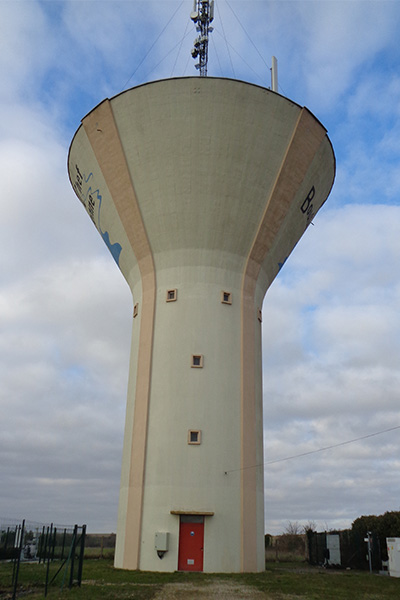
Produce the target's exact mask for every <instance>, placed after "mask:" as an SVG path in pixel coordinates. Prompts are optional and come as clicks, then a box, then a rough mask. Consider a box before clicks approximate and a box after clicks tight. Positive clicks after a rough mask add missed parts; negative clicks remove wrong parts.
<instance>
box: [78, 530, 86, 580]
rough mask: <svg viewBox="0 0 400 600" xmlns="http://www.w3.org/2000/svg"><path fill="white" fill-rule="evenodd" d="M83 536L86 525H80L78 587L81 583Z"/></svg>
mask: <svg viewBox="0 0 400 600" xmlns="http://www.w3.org/2000/svg"><path fill="white" fill-rule="evenodd" d="M85 538H86V525H82V534H81V545H80V552H79V565H78V585H79V587H81V583H82V569H83V555H84V553H85Z"/></svg>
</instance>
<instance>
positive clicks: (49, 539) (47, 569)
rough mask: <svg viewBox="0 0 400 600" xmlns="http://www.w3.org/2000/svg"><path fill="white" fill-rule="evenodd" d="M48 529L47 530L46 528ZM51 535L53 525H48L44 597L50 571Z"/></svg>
mask: <svg viewBox="0 0 400 600" xmlns="http://www.w3.org/2000/svg"><path fill="white" fill-rule="evenodd" d="M47 529H48V528H47ZM52 534H53V523H52V524H51V525H50V534H49V538H48V541H49V549H48V552H47V568H46V583H45V586H44V597H46V596H47V587H48V583H49V569H50V548H51V536H52Z"/></svg>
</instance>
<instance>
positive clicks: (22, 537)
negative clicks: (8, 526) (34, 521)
mask: <svg viewBox="0 0 400 600" xmlns="http://www.w3.org/2000/svg"><path fill="white" fill-rule="evenodd" d="M24 528H25V519H24V520H23V521H22V525H21V537H20V540H19V552H18V557H17V559H16V560H17V570H16V573H15V578H14V591H13V596H12V600H15V598H16V596H17V585H18V574H19V563H20V560H21V552H22V544H23V539H24Z"/></svg>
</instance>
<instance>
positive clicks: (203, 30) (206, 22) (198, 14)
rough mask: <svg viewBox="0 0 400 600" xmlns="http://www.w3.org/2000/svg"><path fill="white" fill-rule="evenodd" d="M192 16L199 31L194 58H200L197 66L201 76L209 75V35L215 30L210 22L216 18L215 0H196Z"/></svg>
mask: <svg viewBox="0 0 400 600" xmlns="http://www.w3.org/2000/svg"><path fill="white" fill-rule="evenodd" d="M190 18H191V19H192V21H193V22H194V23H195V24H196V31H197V32H198V33H199V35H198V36H197V38H196V39H195V40H194V47H193V48H192V56H193V58H195V59H196V58H197V57H198V58H199V62H198V63H197V64H196V65H195V67H196V69H199V71H200V77H207V63H208V36H209V34H210V33H211V32H212V31H213V28H212V27H210V23H211V22H212V21H213V20H214V0H194V1H193V11H192V13H191V15H190Z"/></svg>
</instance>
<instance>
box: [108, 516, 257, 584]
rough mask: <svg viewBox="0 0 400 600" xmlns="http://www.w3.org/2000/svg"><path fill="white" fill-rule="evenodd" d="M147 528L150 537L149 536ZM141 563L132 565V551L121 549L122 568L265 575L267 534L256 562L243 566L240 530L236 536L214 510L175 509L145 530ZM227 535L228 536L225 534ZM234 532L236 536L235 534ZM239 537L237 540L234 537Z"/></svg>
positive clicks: (119, 561)
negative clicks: (160, 521) (157, 523)
mask: <svg viewBox="0 0 400 600" xmlns="http://www.w3.org/2000/svg"><path fill="white" fill-rule="evenodd" d="M146 529H148V535H146ZM144 532H145V534H144V536H143V538H142V540H141V544H140V556H139V564H138V565H137V564H136V563H134V562H131V563H130V553H129V549H128V548H125V553H123V552H121V548H120V547H118V542H117V549H116V554H115V563H114V566H115V567H116V568H120V569H130V570H136V569H138V570H141V571H158V572H165V573H172V572H175V571H189V572H190V571H195V572H204V573H241V572H244V571H246V572H262V571H264V570H265V552H264V533H262V535H260V536H258V538H259V539H257V540H255V541H254V542H255V546H254V548H253V550H254V552H253V553H252V555H253V558H254V559H255V560H253V563H252V562H251V561H249V560H247V561H246V563H245V565H246V566H245V567H244V565H243V548H242V544H241V539H240V531H238V530H237V528H236V535H235V532H233V530H232V527H229V523H228V522H227V521H226V518H224V516H223V515H218V514H214V513H213V512H212V511H206V510H204V511H194V510H192V511H190V510H189V511H184V510H172V511H171V512H170V514H169V515H165V519H163V523H160V526H159V527H157V526H156V525H153V526H151V527H149V528H146V527H144ZM224 532H225V535H224ZM232 533H233V535H232ZM235 537H236V538H237V539H236V540H235V541H234V538H235Z"/></svg>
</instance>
